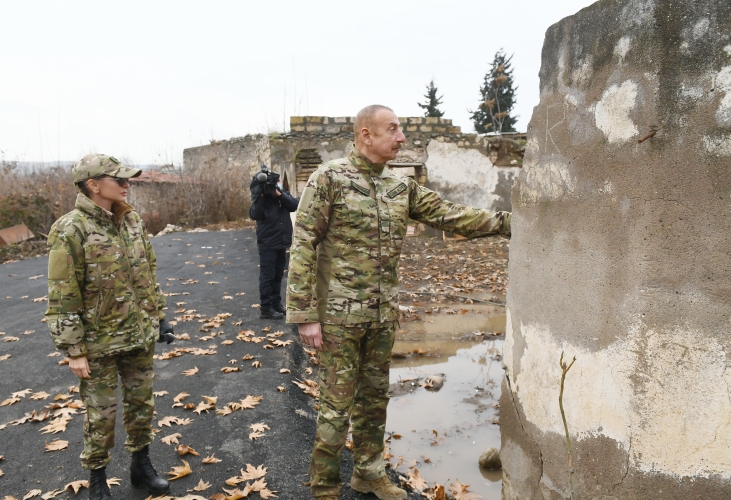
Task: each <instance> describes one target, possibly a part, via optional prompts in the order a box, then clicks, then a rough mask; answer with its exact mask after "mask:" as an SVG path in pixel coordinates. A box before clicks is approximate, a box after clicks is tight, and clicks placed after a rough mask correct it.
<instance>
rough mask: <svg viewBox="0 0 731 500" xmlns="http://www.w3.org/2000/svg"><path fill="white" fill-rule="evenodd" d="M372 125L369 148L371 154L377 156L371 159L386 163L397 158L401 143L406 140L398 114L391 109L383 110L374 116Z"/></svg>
mask: <svg viewBox="0 0 731 500" xmlns="http://www.w3.org/2000/svg"><path fill="white" fill-rule="evenodd" d="M371 127H372V130H371V134H370V139H371V144H370V145H369V148H368V149H369V150H370V153H371V155H372V156H375V157H376V158H375V159H374V158H371V160H372V161H374V162H376V163H384V162H387V161H390V160H394V159H396V155H398V152H399V150H400V149H401V144H403V143H404V142H406V137H405V136H404V133H403V131H402V130H401V124H400V123H399V121H398V118H397V117H396V115H395V114H394V113H393V112H391V111H386V110H382V111H380V112H379V113H378V114H377V115H376V117H375V118H374V120H373V124H372V125H371ZM371 127H369V129H370V128H371ZM369 157H370V155H369Z"/></svg>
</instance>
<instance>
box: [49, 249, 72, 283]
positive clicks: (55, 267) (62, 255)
mask: <svg viewBox="0 0 731 500" xmlns="http://www.w3.org/2000/svg"><path fill="white" fill-rule="evenodd" d="M48 279H49V280H66V279H69V266H68V254H67V253H66V251H65V250H60V249H59V250H51V251H50V252H49V253H48Z"/></svg>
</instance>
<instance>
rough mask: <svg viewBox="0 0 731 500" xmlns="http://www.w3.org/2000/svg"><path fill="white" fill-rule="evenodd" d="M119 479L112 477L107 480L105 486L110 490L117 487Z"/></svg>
mask: <svg viewBox="0 0 731 500" xmlns="http://www.w3.org/2000/svg"><path fill="white" fill-rule="evenodd" d="M120 481H121V479H119V478H118V477H112V478H109V479H107V485H108V486H109V487H110V488H111V487H112V486H119V484H120V483H119V482H120Z"/></svg>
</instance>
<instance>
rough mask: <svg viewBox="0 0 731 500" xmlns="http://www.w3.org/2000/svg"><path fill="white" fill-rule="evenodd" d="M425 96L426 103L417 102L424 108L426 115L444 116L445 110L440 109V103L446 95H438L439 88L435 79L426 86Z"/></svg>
mask: <svg viewBox="0 0 731 500" xmlns="http://www.w3.org/2000/svg"><path fill="white" fill-rule="evenodd" d="M424 97H425V98H426V103H424V104H421V103H417V104H418V106H419V107H420V108H422V109H423V110H424V116H427V117H429V116H435V117H437V118H440V117H442V116H444V112H443V111H442V110H440V109H439V105H440V104H441V103H442V97H444V96H443V95H442V96H440V97H437V88H436V87H435V86H434V79H432V81H430V82H429V85H427V86H426V94H424Z"/></svg>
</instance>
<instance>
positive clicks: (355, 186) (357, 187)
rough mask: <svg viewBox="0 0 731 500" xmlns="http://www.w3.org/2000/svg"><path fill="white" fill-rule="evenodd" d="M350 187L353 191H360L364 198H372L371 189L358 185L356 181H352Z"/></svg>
mask: <svg viewBox="0 0 731 500" xmlns="http://www.w3.org/2000/svg"><path fill="white" fill-rule="evenodd" d="M350 186H351V187H352V188H353V189H355V190H356V191H358V192H359V193H360V194H362V195H363V196H370V194H371V190H370V189H368V188H365V187H363V186H361V185H360V184H358V183H357V182H355V181H350Z"/></svg>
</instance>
